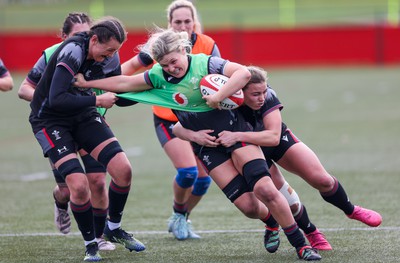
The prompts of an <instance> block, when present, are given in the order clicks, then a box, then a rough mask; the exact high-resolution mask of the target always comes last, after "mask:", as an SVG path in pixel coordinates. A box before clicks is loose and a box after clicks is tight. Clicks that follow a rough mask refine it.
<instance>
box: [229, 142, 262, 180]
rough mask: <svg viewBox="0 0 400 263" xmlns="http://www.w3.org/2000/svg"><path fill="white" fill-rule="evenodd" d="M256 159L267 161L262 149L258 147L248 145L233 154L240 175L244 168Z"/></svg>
mask: <svg viewBox="0 0 400 263" xmlns="http://www.w3.org/2000/svg"><path fill="white" fill-rule="evenodd" d="M256 159H263V160H265V158H264V154H263V153H262V151H261V149H260V147H259V146H256V145H246V146H244V147H241V148H237V149H235V150H234V151H233V152H232V161H233V163H234V165H235V167H236V169H237V170H238V171H240V173H242V169H243V166H244V165H245V164H246V163H248V162H250V161H252V160H256Z"/></svg>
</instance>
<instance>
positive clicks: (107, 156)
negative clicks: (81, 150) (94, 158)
mask: <svg viewBox="0 0 400 263" xmlns="http://www.w3.org/2000/svg"><path fill="white" fill-rule="evenodd" d="M120 152H123V150H122V148H121V146H120V145H119V142H118V141H112V142H110V143H109V144H107V145H106V146H105V147H104V148H103V149H102V150H101V152H100V153H99V157H98V161H99V162H100V163H101V164H102V165H103V166H104V168H105V169H107V166H108V163H109V162H110V161H111V159H112V158H114V156H115V155H116V154H117V153H120Z"/></svg>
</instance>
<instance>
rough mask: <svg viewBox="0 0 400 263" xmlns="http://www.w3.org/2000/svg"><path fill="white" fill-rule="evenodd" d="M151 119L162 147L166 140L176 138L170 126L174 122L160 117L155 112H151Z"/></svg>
mask: <svg viewBox="0 0 400 263" xmlns="http://www.w3.org/2000/svg"><path fill="white" fill-rule="evenodd" d="M153 119H154V128H155V129H156V134H157V138H158V141H159V142H160V144H161V146H162V147H164V145H165V144H166V143H167V142H168V141H170V140H172V139H173V138H176V136H175V135H174V134H173V133H172V128H173V127H174V125H175V124H176V122H174V121H168V120H165V119H162V118H160V117H158V116H157V115H155V114H153Z"/></svg>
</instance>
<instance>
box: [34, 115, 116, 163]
mask: <svg viewBox="0 0 400 263" xmlns="http://www.w3.org/2000/svg"><path fill="white" fill-rule="evenodd" d="M29 121H30V123H31V126H32V130H33V133H34V134H35V137H36V139H37V141H38V142H39V144H40V146H41V147H42V150H43V154H44V156H45V157H47V156H48V157H49V158H50V160H51V161H52V162H53V163H56V162H57V161H58V160H60V159H61V158H63V157H64V156H66V155H68V154H71V153H76V152H77V149H78V146H77V145H79V147H80V148H82V149H84V150H85V151H86V152H91V151H92V150H93V149H94V148H95V147H97V146H98V145H99V144H100V143H102V142H104V141H105V140H108V139H110V138H113V137H114V134H113V132H112V131H111V129H110V127H109V126H108V124H107V123H106V122H105V120H104V118H103V117H101V116H100V114H99V113H98V112H97V111H96V110H91V111H88V112H84V113H82V114H80V115H76V116H73V117H68V118H61V117H58V118H37V117H36V116H34V115H33V114H31V115H30V117H29Z"/></svg>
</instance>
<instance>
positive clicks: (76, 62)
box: [30, 33, 121, 118]
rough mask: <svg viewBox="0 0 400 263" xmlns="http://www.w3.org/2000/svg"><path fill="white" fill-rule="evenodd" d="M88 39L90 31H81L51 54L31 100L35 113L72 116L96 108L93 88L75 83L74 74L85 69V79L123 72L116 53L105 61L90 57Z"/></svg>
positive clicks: (47, 116) (37, 115) (46, 116)
mask: <svg viewBox="0 0 400 263" xmlns="http://www.w3.org/2000/svg"><path fill="white" fill-rule="evenodd" d="M89 39H90V38H89V35H88V34H87V33H79V34H77V35H75V36H73V37H71V38H69V39H67V40H65V41H64V42H63V43H62V44H61V45H60V47H58V48H57V50H56V51H55V52H54V54H53V55H52V56H51V58H50V60H49V62H48V64H47V66H46V69H45V71H44V73H43V75H42V78H41V79H40V81H39V83H38V84H37V86H36V89H35V93H34V96H33V99H32V102H31V104H30V105H31V109H32V113H33V115H35V116H36V117H39V118H49V117H50V118H54V117H69V116H74V115H76V114H79V113H81V112H82V111H86V110H96V107H95V105H96V97H95V96H93V90H92V89H83V88H82V89H81V88H77V87H73V86H72V82H73V79H74V76H75V75H76V74H77V73H82V74H83V75H84V76H85V79H86V80H92V79H101V78H105V77H109V76H114V75H120V74H121V67H120V61H119V56H118V55H117V54H116V55H114V56H113V57H111V58H106V59H105V60H104V61H102V62H96V61H94V60H93V59H90V60H88V59H87V56H88V50H89Z"/></svg>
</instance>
